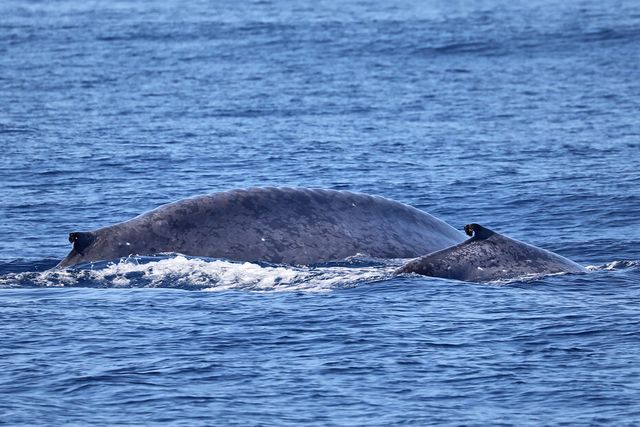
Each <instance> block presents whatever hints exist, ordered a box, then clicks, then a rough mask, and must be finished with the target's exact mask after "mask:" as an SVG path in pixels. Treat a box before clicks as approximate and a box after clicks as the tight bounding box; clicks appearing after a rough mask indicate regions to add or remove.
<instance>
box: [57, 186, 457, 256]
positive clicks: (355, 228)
mask: <svg viewBox="0 0 640 427" xmlns="http://www.w3.org/2000/svg"><path fill="white" fill-rule="evenodd" d="M463 240H464V234H463V233H461V232H459V231H457V230H455V229H454V228H453V227H451V226H449V225H448V224H446V223H445V222H443V221H441V220H439V219H437V218H435V217H433V216H431V215H429V214H428V213H426V212H423V211H420V210H418V209H415V208H413V207H410V206H407V205H404V204H402V203H399V202H396V201H392V200H388V199H385V198H383V197H379V196H370V195H365V194H360V193H352V192H348V191H337V190H321V189H303V188H252V189H247V190H233V191H228V192H221V193H216V194H212V195H206V196H200V197H195V198H191V199H186V200H181V201H178V202H175V203H170V204H167V205H164V206H161V207H159V208H157V209H155V210H152V211H149V212H147V213H144V214H142V215H140V216H137V217H135V218H133V219H131V220H129V221H125V222H122V223H119V224H115V225H111V226H108V227H104V228H100V229H97V230H94V231H89V232H75V233H71V234H70V241H72V243H73V244H74V246H73V249H72V251H71V252H70V253H69V255H68V256H67V257H66V258H65V259H64V260H62V261H61V262H60V264H59V265H58V267H66V266H70V265H74V264H78V263H83V262H89V261H98V260H109V259H116V258H120V257H125V256H128V255H132V254H133V255H152V254H156V253H162V252H178V253H182V254H185V255H192V256H204V257H212V258H226V259H231V260H238V261H267V262H274V263H284V264H310V263H317V262H322V261H330V260H339V259H344V258H346V257H349V256H352V255H356V254H363V255H367V256H371V257H376V258H412V257H416V256H419V255H422V254H425V253H429V252H433V251H437V250H440V249H443V248H446V247H449V246H451V245H455V244H456V243H459V242H462V241H463Z"/></svg>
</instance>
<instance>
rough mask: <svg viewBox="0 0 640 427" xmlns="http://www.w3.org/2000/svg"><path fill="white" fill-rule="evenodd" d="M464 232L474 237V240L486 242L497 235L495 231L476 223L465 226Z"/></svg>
mask: <svg viewBox="0 0 640 427" xmlns="http://www.w3.org/2000/svg"><path fill="white" fill-rule="evenodd" d="M464 232H465V233H467V236H472V237H473V239H472V240H484V239H487V238H489V237H491V236H493V235H494V234H496V232H495V231H492V230H489V229H488V228H486V227H483V226H481V225H480V224H475V223H474V224H467V225H465V226H464Z"/></svg>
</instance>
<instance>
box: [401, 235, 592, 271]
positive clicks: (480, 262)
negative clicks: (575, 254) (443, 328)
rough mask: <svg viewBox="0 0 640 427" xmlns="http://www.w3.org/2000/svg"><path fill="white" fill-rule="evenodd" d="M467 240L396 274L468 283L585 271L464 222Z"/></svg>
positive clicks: (563, 260) (430, 255)
mask: <svg viewBox="0 0 640 427" xmlns="http://www.w3.org/2000/svg"><path fill="white" fill-rule="evenodd" d="M464 231H465V233H466V234H467V235H468V236H472V237H471V238H470V239H467V240H465V241H464V242H462V243H459V244H457V245H454V246H451V247H448V248H445V249H442V250H439V251H437V252H432V253H430V254H427V255H424V256H422V257H419V258H415V259H413V260H411V261H409V262H408V263H407V264H405V265H404V266H402V267H400V268H399V269H398V270H396V273H399V274H402V273H415V274H421V275H423V276H431V277H441V278H445V279H454V280H462V281H467V282H491V281H498V280H514V279H518V278H523V277H527V276H540V275H548V274H556V273H584V272H586V269H585V268H584V267H582V266H581V265H579V264H576V263H575V262H573V261H571V260H569V259H567V258H565V257H563V256H560V255H558V254H556V253H553V252H549V251H547V250H545V249H542V248H538V247H535V246H532V245H529V244H527V243H523V242H520V241H518V240H515V239H511V238H509V237H507V236H503V235H502V234H499V233H496V232H494V231H492V230H490V229H488V228H486V227H483V226H481V225H480V224H467V225H465V227H464Z"/></svg>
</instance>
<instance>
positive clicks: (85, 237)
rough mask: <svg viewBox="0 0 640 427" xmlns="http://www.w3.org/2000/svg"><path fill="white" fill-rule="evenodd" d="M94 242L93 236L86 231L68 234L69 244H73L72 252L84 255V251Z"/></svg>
mask: <svg viewBox="0 0 640 427" xmlns="http://www.w3.org/2000/svg"><path fill="white" fill-rule="evenodd" d="M94 240H95V236H94V235H93V234H92V233H90V232H88V231H74V232H73V233H69V242H71V243H72V244H73V250H75V251H76V252H77V253H79V254H80V255H84V250H85V249H86V248H87V247H88V246H89V245H90V244H91V243H93V241H94Z"/></svg>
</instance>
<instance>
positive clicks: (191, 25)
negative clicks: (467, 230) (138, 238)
mask: <svg viewBox="0 0 640 427" xmlns="http://www.w3.org/2000/svg"><path fill="white" fill-rule="evenodd" d="M639 70H640V3H638V2H637V1H606V2H601V1H595V0H584V1H583V0H569V1H564V2H554V1H550V0H530V1H509V2H506V1H499V0H487V1H457V0H449V1H436V0H427V1H417V0H414V1H412V0H406V1H400V0H390V1H385V2H367V1H356V0H346V1H336V0H322V1H317V2H303V1H276V0H256V1H246V2H238V1H224V0H221V1H217V2H204V1H192V2H179V1H173V0H168V1H145V2H134V1H128V0H122V1H109V2H106V1H104V2H103V1H92V2H81V1H78V0H58V1H29V2H25V1H21V0H4V1H2V2H1V3H0V107H1V108H0V424H6V425H62V424H70V425H159V424H162V425H242V426H247V425H372V426H377V425H398V424H403V425H604V424H611V425H637V424H639V423H640V405H639V404H638V402H640V333H639V329H640V189H639V187H640V171H639V167H638V165H639V164H640V121H639V119H638V117H639V115H638V113H639V112H640V71H639ZM265 185H270V186H274V185H275V186H278V185H286V186H305V187H322V188H333V189H347V190H352V191H360V192H365V193H370V194H377V195H382V196H385V197H388V198H392V199H395V200H399V201H402V202H404V203H407V204H410V205H413V206H416V207H418V208H420V209H423V210H425V211H427V212H429V213H431V214H433V215H435V216H437V217H439V218H441V219H443V220H445V221H447V222H448V223H450V224H451V225H453V226H455V227H459V228H461V227H462V226H463V225H464V224H467V223H470V222H478V223H481V224H483V225H486V226H488V227H490V228H492V229H495V230H497V231H500V232H502V233H504V234H507V235H509V236H511V237H515V238H517V239H520V240H523V241H526V242H529V243H532V244H535V245H538V246H541V247H544V248H547V249H550V250H553V251H556V252H558V253H560V254H562V255H564V256H566V257H569V258H571V259H573V260H574V261H576V262H579V263H581V264H583V265H585V266H589V269H590V270H591V272H590V273H589V274H585V275H573V276H572V275H558V276H551V277H546V278H538V279H535V280H534V279H532V280H523V281H516V282H512V283H507V284H504V283H502V284H499V283H489V284H477V283H462V282H456V281H447V280H441V279H434V278H426V277H412V276H404V277H395V276H393V275H392V271H393V266H392V265H390V264H389V263H387V262H384V261H381V260H371V259H366V258H355V259H351V260H347V261H344V262H335V263H326V264H322V265H316V266H309V267H288V266H281V265H257V264H250V263H234V262H229V261H225V260H212V259H197V258H187V257H184V256H181V255H179V254H175V255H165V256H158V257H144V258H140V257H138V258H132V259H128V260H121V261H115V262H104V263H98V264H96V265H94V266H93V268H83V269H74V270H67V271H48V269H49V268H50V267H52V266H53V265H55V264H56V262H57V261H58V260H59V259H61V258H62V257H64V256H65V255H66V253H67V252H68V251H69V249H70V247H69V246H70V245H69V243H68V241H67V235H68V233H69V232H71V231H77V230H90V229H93V228H97V227H100V226H104V225H108V224H112V223H115V222H119V221H123V220H126V219H129V218H131V217H133V216H135V215H137V214H139V213H142V212H144V211H147V210H149V209H152V208H155V207H157V206H159V205H161V204H164V203H167V202H171V201H175V200H178V199H181V198H185V197H190V196H193V195H197V194H205V193H211V192H216V191H222V190H228V189H232V188H241V187H249V186H265Z"/></svg>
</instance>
